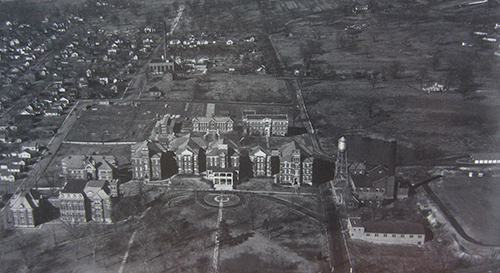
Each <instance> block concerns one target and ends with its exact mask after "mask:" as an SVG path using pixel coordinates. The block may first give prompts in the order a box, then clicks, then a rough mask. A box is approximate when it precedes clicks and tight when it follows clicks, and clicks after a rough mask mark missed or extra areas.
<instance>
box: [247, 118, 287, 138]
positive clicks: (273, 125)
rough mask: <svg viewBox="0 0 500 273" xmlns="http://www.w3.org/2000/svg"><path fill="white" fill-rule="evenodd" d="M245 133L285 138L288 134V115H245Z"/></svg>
mask: <svg viewBox="0 0 500 273" xmlns="http://www.w3.org/2000/svg"><path fill="white" fill-rule="evenodd" d="M243 132H244V133H245V134H247V135H261V136H285V135H286V134H288V115H286V114H282V115H266V114H248V115H244V116H243Z"/></svg>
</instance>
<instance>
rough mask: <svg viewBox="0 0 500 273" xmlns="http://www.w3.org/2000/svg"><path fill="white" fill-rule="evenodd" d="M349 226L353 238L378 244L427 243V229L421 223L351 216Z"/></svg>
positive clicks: (419, 244)
mask: <svg viewBox="0 0 500 273" xmlns="http://www.w3.org/2000/svg"><path fill="white" fill-rule="evenodd" d="M347 227H348V230H349V235H350V236H351V239H358V240H363V241H367V242H371V243H378V244H398V245H417V246H421V245H423V244H424V243H425V230H424V227H423V226H422V225H421V224H415V223H409V222H403V221H377V222H375V221H362V220H361V218H360V217H349V219H348V223H347Z"/></svg>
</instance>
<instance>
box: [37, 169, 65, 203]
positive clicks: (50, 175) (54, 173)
mask: <svg viewBox="0 0 500 273" xmlns="http://www.w3.org/2000/svg"><path fill="white" fill-rule="evenodd" d="M59 174H60V172H59V170H57V169H54V170H50V171H47V170H46V171H45V172H43V173H42V175H41V176H40V180H44V181H45V183H46V184H47V186H48V187H49V189H50V192H51V194H52V196H53V195H54V194H55V193H56V192H57V187H58V186H61V178H60V176H59ZM37 186H38V179H37Z"/></svg>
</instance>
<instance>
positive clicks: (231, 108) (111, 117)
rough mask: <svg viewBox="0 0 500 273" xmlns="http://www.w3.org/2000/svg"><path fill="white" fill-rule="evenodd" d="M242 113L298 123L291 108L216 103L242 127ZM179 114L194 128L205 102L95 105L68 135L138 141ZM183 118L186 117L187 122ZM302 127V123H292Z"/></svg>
mask: <svg viewBox="0 0 500 273" xmlns="http://www.w3.org/2000/svg"><path fill="white" fill-rule="evenodd" d="M243 110H255V111H256V113H259V114H284V113H286V114H288V116H289V120H290V122H292V121H294V120H296V118H297V116H298V111H297V109H296V108H295V107H294V106H291V105H276V104H272V105H266V104H258V103H256V104H251V103H244V104H243V103H216V107H215V115H218V116H230V117H233V118H234V120H235V121H236V125H241V123H240V121H241V119H242V111H243ZM167 113H170V114H171V115H180V116H181V118H180V119H179V121H182V126H183V127H185V128H191V127H190V126H191V123H190V120H191V119H192V118H194V117H199V116H205V114H206V103H190V102H175V101H174V102H170V101H153V102H137V103H135V106H134V104H128V105H116V104H115V105H92V106H89V107H88V109H85V110H82V111H81V112H80V114H79V118H78V119H77V121H76V122H75V124H74V125H73V127H72V128H71V131H70V133H69V134H68V135H67V137H66V139H65V140H67V141H84V142H85V141H89V142H115V141H119V142H120V141H122V142H123V141H125V142H137V141H142V140H145V139H147V138H148V137H149V135H150V133H151V130H152V129H153V127H154V125H155V124H156V121H157V120H159V119H161V118H162V117H163V115H165V114H167ZM184 118H187V120H186V119H184ZM291 126H296V127H300V126H302V123H301V122H300V121H297V122H294V123H291Z"/></svg>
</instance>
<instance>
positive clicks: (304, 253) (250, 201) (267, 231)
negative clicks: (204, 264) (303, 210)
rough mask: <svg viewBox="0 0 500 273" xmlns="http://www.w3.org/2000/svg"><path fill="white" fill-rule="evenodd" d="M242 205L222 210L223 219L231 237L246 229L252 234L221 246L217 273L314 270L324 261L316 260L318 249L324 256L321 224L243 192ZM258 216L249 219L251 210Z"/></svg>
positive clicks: (317, 269) (324, 247) (323, 263)
mask: <svg viewBox="0 0 500 273" xmlns="http://www.w3.org/2000/svg"><path fill="white" fill-rule="evenodd" d="M245 199H246V200H247V201H246V204H245V205H244V206H239V207H236V208H232V209H226V210H224V211H223V219H225V220H226V222H227V223H228V225H229V226H230V227H231V231H232V234H233V236H237V235H240V234H245V233H248V232H251V233H253V235H252V236H251V237H250V238H249V239H248V240H247V241H245V242H243V243H242V244H240V245H236V246H222V248H221V252H220V263H221V265H220V267H221V272H235V271H238V272H255V270H258V272H276V271H277V270H285V271H286V272H316V271H319V270H321V268H325V266H326V262H321V261H318V260H317V256H318V253H319V252H322V253H323V255H326V254H327V253H328V252H327V249H326V244H325V240H326V239H325V238H324V233H323V230H322V225H320V224H318V223H317V222H315V221H313V220H311V219H308V218H306V217H305V216H303V215H302V214H299V213H297V212H295V211H293V210H291V209H290V208H287V207H285V206H284V205H279V204H275V203H273V202H271V201H269V200H265V199H260V198H258V197H254V196H251V195H245ZM249 206H250V207H252V208H253V209H255V208H258V211H259V213H258V216H257V217H256V218H255V219H254V221H253V228H252V221H251V215H252V214H251V210H250V208H249Z"/></svg>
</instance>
